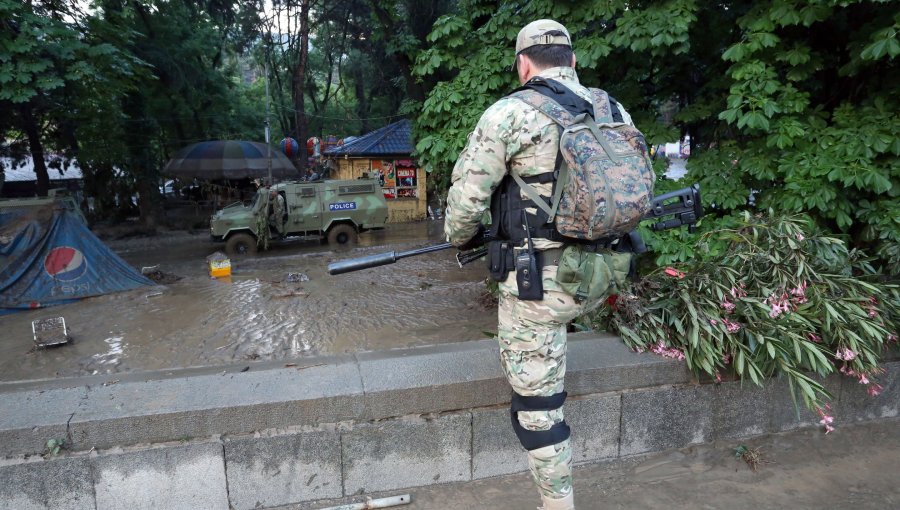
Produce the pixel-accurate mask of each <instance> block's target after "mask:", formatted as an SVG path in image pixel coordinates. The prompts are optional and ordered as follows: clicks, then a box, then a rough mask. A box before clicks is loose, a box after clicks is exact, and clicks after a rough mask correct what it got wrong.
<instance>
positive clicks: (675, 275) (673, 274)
mask: <svg viewBox="0 0 900 510" xmlns="http://www.w3.org/2000/svg"><path fill="white" fill-rule="evenodd" d="M665 273H666V274H667V275H669V276H671V277H672V278H678V279H679V280H680V279H682V278H684V273H683V272H681V271H679V270H677V269H675V268H674V267H667V268H666V270H665Z"/></svg>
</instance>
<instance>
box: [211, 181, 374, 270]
mask: <svg viewBox="0 0 900 510" xmlns="http://www.w3.org/2000/svg"><path fill="white" fill-rule="evenodd" d="M270 191H275V192H277V193H278V194H279V195H281V197H282V198H283V199H284V205H285V207H284V216H283V218H282V219H283V228H284V232H278V231H277V228H276V227H275V226H274V225H273V222H272V221H271V215H272V212H273V207H272V205H273V204H272V202H273V200H271V199H270V198H269V195H270V193H269V192H270ZM387 218H388V207H387V203H386V202H385V200H384V193H383V192H382V190H381V186H380V185H379V184H378V181H377V180H374V179H358V180H346V181H338V180H326V181H317V182H283V183H279V184H275V185H274V186H272V187H271V188H260V189H259V190H258V192H257V193H256V196H255V197H254V198H253V201H252V202H251V203H250V205H249V206H247V205H244V204H242V203H240V202H239V203H235V204H232V205H230V206H228V207H226V208H224V209H222V210H220V211H218V212H216V213H215V214H214V215H213V216H212V218H211V219H210V222H209V223H210V225H209V226H210V233H211V234H212V239H213V241H215V242H223V241H224V242H225V252H226V253H228V254H229V255H233V256H234V255H252V254H254V253H256V251H257V249H258V247H267V246H268V244H269V241H271V240H275V239H280V238H284V237H295V236H319V237H322V238H326V239H327V240H328V244H329V245H331V247H332V248H340V247H342V246H348V245H353V244H355V243H356V240H357V235H358V234H359V233H360V232H364V231H366V230H375V229H380V228H384V225H385V223H387ZM263 236H265V237H263Z"/></svg>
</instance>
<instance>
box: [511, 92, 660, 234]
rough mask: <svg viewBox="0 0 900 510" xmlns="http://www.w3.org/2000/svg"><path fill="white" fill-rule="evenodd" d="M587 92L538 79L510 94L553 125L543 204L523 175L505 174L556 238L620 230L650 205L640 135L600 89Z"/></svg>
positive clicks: (649, 171)
mask: <svg viewBox="0 0 900 510" xmlns="http://www.w3.org/2000/svg"><path fill="white" fill-rule="evenodd" d="M590 91H591V93H592V95H593V101H592V103H593V104H591V103H590V102H588V101H585V100H584V99H582V98H581V97H580V96H577V95H576V94H575V93H574V92H572V91H571V90H569V89H568V88H566V87H565V86H563V85H562V84H559V83H558V82H555V81H553V80H548V79H540V80H532V81H531V82H529V83H528V84H526V86H525V87H523V88H521V89H519V90H517V91H516V92H514V93H513V94H511V96H510V97H514V98H517V99H519V100H521V101H524V102H525V103H527V104H529V105H531V106H533V107H534V108H536V109H538V110H539V111H541V112H542V113H544V114H545V115H547V116H548V117H550V118H551V119H553V121H554V122H556V123H557V124H558V125H559V127H560V139H559V155H558V157H557V168H556V171H555V175H556V182H555V183H554V187H553V188H554V189H553V197H552V199H551V201H550V203H549V204H548V203H547V201H546V199H544V198H542V197H541V196H540V194H539V193H538V192H537V190H535V189H534V188H533V187H532V186H530V185H528V184H527V183H526V180H524V179H522V178H521V177H520V176H518V175H516V174H513V175H512V177H513V179H515V181H516V183H517V184H518V185H519V187H520V189H521V190H522V191H523V192H524V193H525V194H526V195H527V196H528V197H529V198H530V199H531V200H532V201H533V202H534V203H535V204H536V205H537V206H538V207H540V208H541V209H542V210H543V211H544V212H545V213H546V214H547V216H548V219H547V223H550V222H555V225H556V230H557V231H558V232H559V234H561V235H562V236H563V237H564V238H569V239H574V240H577V241H581V242H590V241H596V240H599V239H603V238H614V237H620V236H622V235H625V234H627V233H629V232H630V231H631V230H633V229H634V228H635V227H637V224H638V223H639V222H640V221H641V219H642V218H643V217H644V215H645V214H646V213H647V212H648V211H649V210H650V199H651V198H652V195H653V183H654V181H655V180H656V177H655V174H654V172H653V167H652V165H651V163H650V157H649V154H648V152H647V144H646V141H645V140H644V135H643V134H641V132H640V131H638V130H637V128H635V127H634V126H632V125H630V124H628V123H625V122H623V121H622V116H621V113H620V112H618V110H617V107H616V106H614V105H615V102H614V101H611V99H610V97H609V95H608V94H607V93H606V92H604V91H603V90H600V89H590ZM564 105H565V106H564ZM616 114H618V115H616ZM615 117H618V118H615Z"/></svg>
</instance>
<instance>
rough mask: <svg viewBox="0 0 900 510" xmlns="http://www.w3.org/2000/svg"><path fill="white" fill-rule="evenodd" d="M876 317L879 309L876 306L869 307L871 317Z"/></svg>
mask: <svg viewBox="0 0 900 510" xmlns="http://www.w3.org/2000/svg"><path fill="white" fill-rule="evenodd" d="M875 317H878V310H876V309H875V308H874V307H872V308H869V318H870V319H874V318H875Z"/></svg>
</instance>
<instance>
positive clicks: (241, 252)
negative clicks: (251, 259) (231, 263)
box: [225, 232, 256, 257]
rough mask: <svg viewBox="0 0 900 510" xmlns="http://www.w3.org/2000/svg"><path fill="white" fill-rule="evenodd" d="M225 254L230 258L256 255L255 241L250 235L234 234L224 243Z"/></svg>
mask: <svg viewBox="0 0 900 510" xmlns="http://www.w3.org/2000/svg"><path fill="white" fill-rule="evenodd" d="M225 253H227V254H228V255H230V256H232V257H241V256H247V255H256V239H255V238H254V237H253V236H251V235H250V234H247V233H244V232H241V233H239V234H234V235H232V236H231V237H229V238H228V241H226V242H225Z"/></svg>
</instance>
